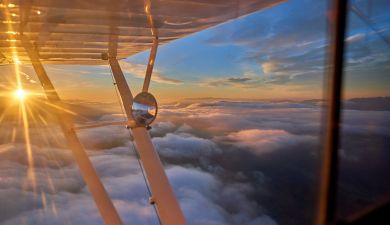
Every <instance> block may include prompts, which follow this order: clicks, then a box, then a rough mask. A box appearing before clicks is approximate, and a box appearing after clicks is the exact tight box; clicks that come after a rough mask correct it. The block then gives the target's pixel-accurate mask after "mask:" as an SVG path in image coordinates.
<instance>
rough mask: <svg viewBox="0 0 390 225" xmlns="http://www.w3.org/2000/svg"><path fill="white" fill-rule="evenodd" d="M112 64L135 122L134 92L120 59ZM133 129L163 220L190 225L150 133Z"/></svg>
mask: <svg viewBox="0 0 390 225" xmlns="http://www.w3.org/2000/svg"><path fill="white" fill-rule="evenodd" d="M109 63H110V66H111V70H112V73H113V75H114V79H115V82H116V84H117V87H118V90H119V94H120V96H121V99H122V104H123V106H124V109H125V112H126V115H127V119H128V120H129V124H131V122H132V121H133V116H132V109H131V106H132V101H133V95H132V93H131V91H130V88H129V86H128V85H127V82H126V79H125V77H124V75H123V72H122V70H121V68H120V66H119V63H118V61H117V59H116V58H113V57H110V58H109ZM130 128H131V131H132V134H133V137H134V141H135V144H136V147H137V149H138V153H139V156H140V159H141V161H142V165H143V168H144V171H145V174H146V178H147V180H148V183H149V187H150V190H151V193H152V196H151V198H152V202H154V203H155V204H156V208H157V212H158V215H159V217H160V219H161V223H162V224H163V225H186V224H187V223H186V221H185V218H184V215H183V212H182V210H181V208H180V206H179V203H178V201H177V199H176V196H175V193H174V192H173V190H172V187H171V185H170V184H169V181H168V177H167V175H166V174H165V171H164V167H163V165H162V163H161V160H160V157H159V156H158V154H157V152H156V150H155V149H154V146H153V144H152V141H151V138H150V136H149V133H148V132H147V130H146V128H145V127H141V126H130Z"/></svg>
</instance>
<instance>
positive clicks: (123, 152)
mask: <svg viewBox="0 0 390 225" xmlns="http://www.w3.org/2000/svg"><path fill="white" fill-rule="evenodd" d="M373 101H374V102H375V101H377V100H373ZM355 104H356V102H355ZM364 104H366V105H367V104H368V103H367V100H365V101H364ZM354 106H355V107H356V105H354ZM96 113H100V117H97V115H92V117H90V118H91V119H92V120H96V118H100V119H98V121H107V120H117V119H118V118H121V115H119V114H117V113H115V112H113V113H107V112H101V111H97V112H96ZM345 113H347V115H348V117H347V118H346V119H345V125H344V126H343V127H344V131H343V132H345V134H346V135H347V136H348V137H349V138H348V139H345V140H343V147H342V152H341V153H342V155H341V156H342V160H343V162H344V165H345V167H343V168H346V170H345V172H346V174H348V175H347V176H356V171H359V174H360V171H361V170H362V169H363V168H361V169H359V170H356V166H353V165H356V164H358V163H360V162H361V160H364V159H365V158H367V157H369V158H371V159H372V160H373V161H375V162H377V167H378V168H370V170H369V171H370V173H375V171H378V170H383V169H385V167H386V165H387V164H386V163H385V162H386V161H385V159H384V158H383V157H380V158H375V156H374V155H367V154H368V153H367V152H366V151H362V150H359V148H358V147H357V146H358V145H364V146H366V147H367V148H370V149H371V148H372V149H374V148H375V149H381V148H383V146H385V145H386V144H385V143H389V139H390V137H389V136H388V133H390V132H389V130H388V126H386V124H389V122H390V121H388V118H389V113H390V111H368V110H364V109H361V108H360V109H359V110H355V109H351V110H346V111H345ZM386 118H387V119H386ZM356 121H359V123H357V122H356ZM5 126H7V127H5ZM9 126H12V124H10V123H8V124H4V126H2V128H1V129H2V130H1V132H3V133H6V131H7V129H8V130H10V129H9ZM34 129H35V128H34ZM34 129H32V132H31V134H32V145H33V146H32V148H33V155H34V163H35V169H34V171H35V174H36V177H37V186H36V191H37V193H36V194H34V193H33V189H32V188H31V185H28V184H29V183H28V180H27V179H26V176H27V164H28V160H27V156H26V153H25V146H24V144H23V138H16V139H15V142H16V143H7V142H5V140H4V138H3V140H2V143H1V145H0V161H1V163H0V177H1V178H2V179H0V200H1V201H2V202H5V203H6V204H7V207H6V208H4V207H0V222H1V223H2V224H6V225H19V224H31V225H32V224H50V225H57V224H58V225H60V224H61V225H62V224H80V223H85V224H102V221H101V219H100V216H99V214H98V212H97V209H96V207H95V205H94V203H93V201H92V199H91V196H90V194H89V192H88V190H87V188H86V187H85V184H84V182H83V181H82V178H81V176H80V174H79V171H78V168H77V166H76V164H75V163H74V160H73V157H72V155H71V152H70V151H69V150H68V149H67V148H66V146H64V140H63V137H62V135H61V133H60V131H59V130H58V128H55V127H49V128H47V130H45V131H42V130H40V132H38V131H39V129H41V128H37V130H34ZM9 132H11V133H12V131H11V130H10V131H9ZM19 132H21V131H17V133H19ZM44 132H47V133H49V134H50V135H48V134H45V133H44ZM150 132H151V136H152V141H153V143H154V145H155V146H156V149H157V151H158V152H159V154H160V157H161V159H162V160H163V162H164V165H165V167H166V172H167V175H168V177H169V179H170V182H171V184H172V186H173V188H174V191H175V193H176V195H177V197H178V200H179V202H180V204H181V206H182V208H183V211H184V213H185V216H186V218H187V220H188V222H189V224H191V225H209V224H210V225H225V224H226V225H241V224H243V225H276V224H286V223H289V224H297V225H302V224H310V223H311V220H312V218H313V217H312V216H313V206H314V204H315V193H316V185H315V184H316V180H317V178H316V174H317V172H318V159H319V150H320V138H319V135H320V132H321V103H320V102H315V101H314V102H313V101H302V102H294V101H279V102H272V101H238V100H236V101H228V100H188V102H185V101H184V102H181V103H180V104H179V103H172V104H166V105H162V106H161V110H160V114H159V117H158V119H157V121H156V122H155V123H154V124H153V128H152V130H151V131H150ZM78 133H79V137H80V139H81V140H82V142H83V143H84V144H85V147H86V148H87V150H88V154H89V155H90V159H91V160H92V162H93V164H94V166H95V168H96V170H97V172H98V173H99V175H100V177H101V179H102V181H103V183H104V185H105V187H106V189H107V191H108V192H109V194H110V196H111V197H112V199H113V201H114V204H115V206H116V207H117V209H118V211H119V213H120V215H121V217H122V218H123V220H124V222H125V224H133V223H136V224H140V225H142V224H157V218H156V215H155V213H154V211H153V208H152V206H151V205H149V203H148V192H147V189H146V186H145V183H144V180H143V178H142V174H141V171H140V168H139V167H138V162H137V160H136V156H135V154H134V149H133V145H132V144H131V142H130V140H129V136H128V133H127V131H126V129H125V128H124V127H121V126H108V127H100V128H94V129H90V130H80V131H78ZM40 135H48V138H49V139H50V138H51V139H54V140H55V141H51V142H50V141H49V142H44V143H42V142H41V141H39V140H42V139H40V137H41V136H40ZM17 136H18V135H17ZM354 137H355V138H354ZM356 137H359V138H356ZM374 137H375V139H370V138H374ZM354 140H361V143H360V144H359V143H358V142H355V141H354ZM370 140H373V141H370ZM374 140H375V141H374ZM381 154H387V153H386V152H383V153H381ZM378 176H380V175H376V176H374V175H371V177H366V176H363V177H361V178H360V179H362V180H361V184H362V187H360V186H354V185H357V184H356V183H353V182H352V183H351V182H350V181H347V182H346V183H345V190H343V191H344V192H345V193H347V194H345V196H349V197H350V198H344V199H343V200H342V204H343V207H345V208H346V209H345V210H346V211H348V210H351V209H356V208H358V207H359V206H360V205H359V201H360V200H358V201H356V200H354V199H355V198H358V199H359V198H360V196H359V195H356V194H353V193H349V191H350V188H358V189H359V190H362V191H363V190H365V188H370V185H371V186H373V185H374V186H375V184H371V183H370V182H371V180H372V179H375V177H378ZM342 177H343V176H342ZM367 185H368V186H367ZM377 185H378V184H377ZM386 185H387V184H385V183H384V184H383V185H379V186H377V187H376V188H377V189H378V190H381V189H383V188H384V187H386ZM360 188H362V189H360ZM348 193H349V194H348ZM376 194H378V193H370V196H367V197H366V199H365V200H364V201H372V199H373V198H374V197H375V196H377V195H376ZM302 199H303V200H302ZM297 201H299V202H300V207H299V210H298V209H297V207H296V202H297ZM85 215H88V216H87V217H86V216H85Z"/></svg>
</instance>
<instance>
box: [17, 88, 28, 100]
mask: <svg viewBox="0 0 390 225" xmlns="http://www.w3.org/2000/svg"><path fill="white" fill-rule="evenodd" d="M26 95H27V93H26V91H25V90H23V89H21V88H20V89H18V90H16V91H15V97H16V98H17V99H18V100H20V101H23V100H24V99H25V98H26Z"/></svg>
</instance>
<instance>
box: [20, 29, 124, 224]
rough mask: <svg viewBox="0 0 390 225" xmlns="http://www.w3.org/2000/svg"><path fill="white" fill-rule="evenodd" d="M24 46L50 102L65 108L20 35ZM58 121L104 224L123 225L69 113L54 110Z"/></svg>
mask: <svg viewBox="0 0 390 225" xmlns="http://www.w3.org/2000/svg"><path fill="white" fill-rule="evenodd" d="M21 39H22V41H23V45H24V48H25V49H26V52H27V54H28V55H29V57H30V59H31V63H32V65H33V67H34V70H35V72H36V74H37V76H38V79H39V81H40V82H41V84H42V87H43V89H44V92H45V94H46V96H47V98H48V100H49V101H50V103H52V104H54V105H56V106H58V108H65V106H64V103H63V102H62V101H61V99H60V97H59V96H58V94H57V92H56V90H55V88H54V86H53V84H52V83H51V81H50V79H49V77H48V75H47V73H46V71H45V68H44V67H43V65H42V63H41V62H40V60H39V55H38V51H37V49H36V48H35V47H34V46H33V45H32V44H31V42H30V40H29V39H28V38H27V37H25V36H24V35H21ZM55 112H56V115H57V118H58V122H59V124H60V126H61V129H62V132H63V133H64V136H65V138H66V140H67V142H68V145H69V148H70V149H71V150H72V153H73V156H74V158H75V160H76V162H77V164H78V166H79V168H80V172H81V175H82V176H83V178H84V181H85V183H86V184H87V186H88V189H89V191H90V192H91V194H92V197H93V199H94V201H95V203H96V206H97V208H98V210H99V212H100V214H101V216H102V218H103V221H104V223H105V224H106V225H123V223H122V220H121V219H120V217H119V215H118V213H117V211H116V209H115V207H114V205H113V203H112V201H111V199H110V197H109V196H108V194H107V192H106V190H105V188H104V186H103V184H102V182H101V181H100V179H99V176H98V175H97V174H96V171H95V169H94V168H93V165H92V163H91V161H90V160H89V158H88V155H87V154H86V152H85V150H84V147H83V146H82V144H81V142H80V140H79V139H78V137H77V134H76V132H75V129H74V126H73V121H72V118H71V117H70V115H69V114H68V113H66V112H63V111H61V110H58V109H57V110H56V111H55Z"/></svg>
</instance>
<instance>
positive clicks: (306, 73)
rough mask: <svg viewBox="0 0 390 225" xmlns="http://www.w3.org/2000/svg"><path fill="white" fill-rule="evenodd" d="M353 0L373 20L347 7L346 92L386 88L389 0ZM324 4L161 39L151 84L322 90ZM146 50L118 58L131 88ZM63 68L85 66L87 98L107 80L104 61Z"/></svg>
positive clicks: (170, 95)
mask: <svg viewBox="0 0 390 225" xmlns="http://www.w3.org/2000/svg"><path fill="white" fill-rule="evenodd" d="M351 2H352V3H353V4H354V6H356V7H357V8H358V9H359V10H360V11H361V12H362V13H363V14H364V15H365V16H366V18H367V20H369V21H371V27H370V26H368V25H367V24H366V23H365V22H364V20H363V19H362V18H360V17H358V16H357V15H356V13H352V12H350V13H349V22H348V34H347V38H346V41H347V47H348V51H347V60H348V65H347V67H346V72H347V73H346V75H347V76H346V85H345V87H346V89H345V90H346V91H345V96H346V97H347V98H352V97H373V96H388V95H390V93H389V92H390V91H389V90H390V79H389V76H388V74H390V73H389V71H390V68H389V65H390V46H389V45H388V44H386V43H385V41H384V40H383V38H382V37H385V38H387V39H390V13H388V12H390V2H389V0H377V1H369V0H355V1H351ZM370 2H371V3H370ZM327 7H328V6H327V1H319V0H290V1H287V2H285V3H282V4H280V5H277V6H274V7H272V8H269V9H265V10H262V11H259V12H256V13H253V14H251V15H248V16H244V17H241V18H239V19H236V20H232V21H228V22H226V23H224V24H221V25H219V26H217V27H213V28H210V29H207V30H204V31H201V32H198V33H195V34H193V35H190V36H188V37H185V38H182V39H179V40H176V41H174V42H172V43H168V44H166V45H163V46H160V47H159V50H158V54H157V59H156V66H155V71H154V74H153V78H152V80H153V82H152V86H151V89H150V90H151V91H152V92H153V93H154V94H155V95H156V96H158V98H160V99H164V100H170V99H178V98H197V97H215V98H222V97H225V98H250V99H311V98H322V96H323V90H324V74H325V72H326V67H325V65H326V62H325V61H326V57H327V53H326V51H327V41H328V40H327V14H328V12H327ZM372 28H374V29H372ZM379 33H380V35H379ZM148 56H149V52H148V51H147V52H143V53H140V54H137V55H134V56H131V57H129V58H127V59H125V60H124V62H123V63H122V67H123V69H124V71H125V72H126V74H127V78H128V81H129V83H130V86H131V87H132V89H133V90H134V92H135V93H136V92H138V91H139V90H140V88H141V85H142V76H143V75H144V71H145V65H146V64H147V59H148ZM62 68H66V69H67V70H76V71H77V70H80V71H86V73H84V74H83V75H80V76H79V77H78V75H77V73H76V72H75V73H73V74H74V75H72V76H73V78H72V79H76V80H81V81H80V82H82V81H84V82H86V83H87V82H89V86H91V91H90V93H91V95H88V98H90V97H91V96H92V95H93V93H97V92H98V93H101V92H102V90H103V89H107V90H108V89H109V86H110V85H111V83H112V82H110V79H111V78H110V77H109V76H96V75H97V74H102V75H108V74H109V70H108V68H104V67H92V68H91V67H88V68H87V70H86V68H85V67H71V68H69V67H62ZM86 74H87V75H86ZM88 75H90V76H88ZM81 76H83V77H81ZM59 79H60V78H59ZM64 82H65V81H61V84H63V83H64ZM72 82H73V83H74V80H73V81H72ZM91 82H92V84H91ZM62 86H63V85H62ZM62 88H63V89H66V85H65V86H63V87H62ZM103 92H104V93H105V94H106V96H104V97H102V98H105V99H109V98H110V97H112V96H110V97H109V95H111V94H110V93H112V92H111V91H103ZM67 93H70V97H69V98H83V96H84V95H83V94H79V95H78V96H76V95H75V94H74V95H71V94H72V93H75V92H74V90H71V89H68V91H67ZM237 93H239V94H237ZM84 94H85V93H84Z"/></svg>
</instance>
